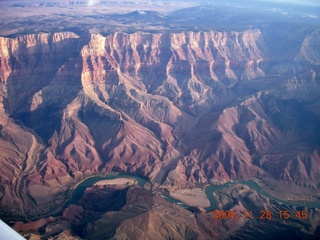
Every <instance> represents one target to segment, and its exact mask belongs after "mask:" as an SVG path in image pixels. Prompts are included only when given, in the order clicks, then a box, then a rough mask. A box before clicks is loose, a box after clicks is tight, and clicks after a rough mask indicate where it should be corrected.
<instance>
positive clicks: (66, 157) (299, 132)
mask: <svg viewBox="0 0 320 240" xmlns="http://www.w3.org/2000/svg"><path fill="white" fill-rule="evenodd" d="M273 27H274V26H264V27H261V28H253V29H246V30H243V31H217V30H211V31H177V32H172V31H170V32H160V31H159V32H155V33H151V32H142V31H137V32H133V33H124V32H113V33H111V34H108V35H101V34H92V33H82V34H76V33H74V32H70V31H69V32H55V33H32V34H21V35H19V36H16V37H14V38H10V37H0V69H1V71H0V162H1V166H2V167H1V169H0V213H1V216H0V217H1V218H2V219H4V220H6V221H14V222H16V221H36V220H37V224H39V225H40V227H39V228H41V227H43V226H45V225H48V226H49V227H47V230H46V233H45V235H44V236H47V237H49V236H53V235H55V234H57V235H58V234H62V235H63V234H66V235H70V236H71V235H74V237H75V235H78V236H79V237H84V238H93V239H94V238H99V237H101V235H99V234H109V235H110V238H111V237H113V236H118V235H119V236H120V235H121V234H122V233H123V231H132V232H131V233H130V234H131V236H136V239H138V238H139V237H141V236H140V235H139V234H140V233H139V231H136V230H135V229H136V227H137V226H136V225H139V226H140V227H141V226H142V225H144V226H146V227H145V228H143V229H142V231H143V232H148V233H149V234H150V235H148V237H149V238H148V239H151V238H152V234H154V233H156V231H157V230H155V229H156V228H153V226H157V225H159V224H165V226H166V229H167V232H168V234H169V235H168V236H166V235H165V233H163V234H164V235H163V236H166V237H167V238H169V237H170V236H171V237H172V238H174V239H185V238H187V237H189V238H192V239H194V238H195V237H196V238H198V239H205V238H210V237H211V238H213V237H217V236H220V237H221V238H222V236H223V237H227V236H234V237H235V236H236V234H238V236H247V237H248V235H246V234H248V233H247V232H248V231H257V230H256V229H259V228H260V227H261V226H262V227H265V228H266V229H270V228H272V223H265V222H263V223H262V225H261V226H260V227H258V226H255V224H258V223H256V222H255V223H254V225H251V228H250V227H248V226H249V225H248V223H247V221H246V220H243V219H241V221H240V220H239V221H237V222H235V221H231V220H228V221H225V222H223V224H222V223H218V221H217V220H212V219H211V215H210V213H207V212H205V211H204V210H203V209H201V208H193V209H192V211H188V210H186V209H182V208H181V207H179V206H177V205H174V204H171V203H168V202H166V201H165V200H164V199H162V198H161V197H159V195H158V194H155V195H154V194H152V192H163V191H169V192H170V191H173V190H175V189H182V188H194V187H203V186H205V185H212V184H213V185H216V184H222V183H225V182H228V181H233V180H248V179H259V180H260V181H262V182H263V183H264V187H265V188H266V189H267V190H269V191H270V192H271V193H273V194H276V195H277V196H279V197H280V198H281V197H282V198H286V199H292V201H295V202H299V201H302V200H303V201H319V200H320V198H319V193H320V164H319V163H320V135H319V134H320V111H319V107H320V94H319V92H320V77H319V74H320V48H319V42H320V31H319V29H309V28H299V29H295V31H294V33H293V31H292V28H291V27H290V26H288V25H282V26H278V28H277V30H276V31H274V30H273ZM111 172H117V173H126V174H131V175H135V176H139V177H142V178H145V179H147V180H148V181H149V182H150V189H149V190H145V189H143V188H139V187H138V186H134V187H133V186H122V187H119V186H118V187H116V188H112V187H109V188H103V187H95V188H94V187H92V188H89V189H87V190H86V193H85V194H84V196H83V198H82V199H81V200H80V203H79V205H70V206H69V207H68V208H67V209H62V206H63V205H64V204H65V203H66V201H67V200H68V196H69V195H70V191H72V189H73V188H74V186H75V185H76V184H77V183H79V182H80V181H82V180H83V179H85V178H87V177H90V176H95V175H105V174H108V173H111ZM236 189H237V190H236V192H237V193H233V190H230V192H227V193H225V194H226V195H229V197H230V195H232V196H233V195H234V194H235V195H236V196H235V197H234V198H236V199H238V200H237V202H236V203H235V204H234V206H233V207H234V208H235V209H237V210H238V211H240V209H241V210H243V209H246V210H247V211H248V212H249V211H250V209H252V208H255V209H258V208H259V207H260V208H261V206H262V205H263V202H264V201H265V202H266V204H267V205H268V206H269V207H270V209H274V210H279V209H280V205H279V204H278V203H275V202H273V201H271V200H266V199H264V198H263V197H261V196H259V195H258V194H257V193H256V192H254V191H251V190H248V189H243V188H241V186H238V187H237V188H236ZM284 190H285V191H284ZM225 191H227V190H225ZM228 191H229V190H228ZM90 192H91V195H90ZM99 194H105V195H106V196H107V197H106V198H110V199H113V198H117V199H122V200H123V199H126V200H125V201H124V200H123V201H120V200H119V201H118V202H117V204H115V205H113V206H109V205H108V204H105V203H104V200H102V199H101V198H99V196H100V195H99ZM149 195H150V196H149ZM89 196H93V199H97V201H102V203H101V204H100V206H106V207H105V209H100V210H97V209H96V208H94V207H92V206H89V205H90V204H89V205H85V203H86V204H87V203H88V202H90V201H89V200H86V198H89ZM119 196H121V197H119ZM141 198H144V199H141ZM144 202H145V204H146V205H145V206H144V207H142V206H141V204H142V203H144ZM221 202H222V203H221V204H222V205H221V206H228V204H229V203H230V202H227V203H223V200H221ZM260 203H261V204H260ZM129 206H133V208H129ZM264 207H266V206H264ZM128 208H129V209H130V210H128ZM115 209H116V210H115ZM297 209H299V208H293V207H292V211H297ZM61 211H64V214H65V215H63V216H62V217H63V218H64V221H67V222H68V224H70V226H71V225H72V226H73V227H72V228H71V227H70V229H72V231H73V233H71V232H69V231H70V229H68V230H66V229H62V230H61V228H59V229H60V230H61V231H60V232H59V231H55V230H52V232H51V233H50V231H51V230H50V227H52V229H54V226H55V224H56V219H57V217H56V216H55V217H52V216H54V215H55V214H61V213H60V212H61ZM66 211H70V214H66ZM96 211H97V212H100V213H99V214H100V215H99V214H98V215H99V216H98V217H97V215H96V216H95V217H93V215H92V214H93V212H96ZM114 211H115V212H116V213H114ZM126 211H129V213H127V214H128V215H127V216H125V213H126ZM170 211H171V212H172V213H174V214H169V215H166V214H167V212H170ZM308 211H309V215H310V216H312V219H309V220H308V221H309V223H310V224H311V225H312V227H310V228H307V227H305V230H302V232H304V233H306V232H308V234H309V235H310V236H309V235H308V236H309V237H310V239H313V237H314V239H316V237H315V236H317V237H319V232H320V231H319V227H320V222H319V214H318V215H317V213H318V212H317V211H319V210H318V209H309V210H308ZM71 213H72V214H71ZM113 214H114V215H113ZM109 215H110V216H111V215H112V216H111V218H112V219H113V220H112V221H116V222H117V224H115V225H112V224H111V225H112V226H111V225H110V229H103V227H102V226H103V224H105V223H106V222H109V223H110V221H111V220H110V218H108V217H110V216H109ZM129 215H130V216H129ZM191 215H192V216H191ZM68 216H69V217H68ZM83 218H84V219H87V220H86V221H84V220H83ZM98 218H99V219H98ZM39 219H40V220H39ZM88 219H89V220H88ZM115 219H117V220H115ZM128 219H129V220H128ZM130 219H131V220H130ZM168 219H169V220H170V221H173V222H178V220H177V219H185V220H186V222H184V223H183V224H182V223H181V226H180V225H179V224H180V223H179V224H178V223H177V226H174V227H173V228H174V229H175V230H173V229H171V227H172V226H170V224H169V225H168V223H169V222H170V221H169V220H168ZM242 220H243V221H242ZM39 221H40V223H39ZM41 221H42V222H41ZM83 221H84V222H83ZM92 221H95V224H92V223H88V222H92ZM124 221H126V222H125V223H123V222H124ZM147 222H149V225H148V224H147ZM150 222H152V223H150ZM273 223H274V222H273ZM50 224H51V225H50ZM59 224H60V227H61V223H59ZM124 224H125V226H130V228H128V229H126V230H121V231H120V230H119V229H123V228H124ZM210 224H211V225H212V226H211V225H210ZM219 224H221V226H220V225H219ZM299 224H300V225H301V224H302V225H303V224H304V223H299V222H298V223H297V222H295V221H292V222H290V223H288V224H287V225H290V226H291V227H292V226H297V225H299ZM84 225H85V231H84V232H81V233H79V232H77V231H79V228H82V227H83V226H84ZM287 225H286V224H285V223H283V225H282V226H280V228H281V227H282V228H283V229H286V228H287ZM305 225H307V224H305ZM305 225H303V226H305ZM68 226H69V225H68ZM213 226H216V228H213ZM94 228H98V229H99V231H102V233H100V232H99V231H97V232H95V231H93V229H94ZM16 229H18V227H16ZM22 229H23V227H22ZM31 229H32V227H31ZM36 229H38V228H36ZM77 229H78V230H77ZM130 229H131V230H130ZM177 229H180V230H181V231H180V230H179V231H178V230H177ZM204 229H206V230H204ZM230 229H231V230H232V234H233V233H234V234H235V235H232V234H231V235H228V234H229V233H228V231H230ZM104 231H107V232H108V233H105V232H104ZM288 231H291V230H288ZM208 232H209V233H208ZM76 233H78V234H76ZM50 234H51V235H50ZM132 234H133V235H132ZM297 234H298V235H299V234H302V233H297ZM62 235H61V236H62ZM109 235H108V236H109ZM298 235H297V236H298ZM119 236H118V237H119ZM166 237H164V238H163V239H165V238H166ZM234 239H237V238H234ZM247 239H249V238H247Z"/></svg>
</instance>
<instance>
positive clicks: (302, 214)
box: [212, 210, 308, 220]
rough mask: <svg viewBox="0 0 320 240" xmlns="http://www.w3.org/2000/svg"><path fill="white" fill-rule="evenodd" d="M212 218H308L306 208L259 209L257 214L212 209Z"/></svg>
mask: <svg viewBox="0 0 320 240" xmlns="http://www.w3.org/2000/svg"><path fill="white" fill-rule="evenodd" d="M212 214H213V215H212V218H213V219H240V218H244V219H246V218H251V219H254V218H257V219H262V220H264V219H266V220H271V219H273V217H277V218H279V219H285V220H287V219H289V218H292V217H294V218H296V219H303V220H306V219H307V218H308V214H307V211H306V210H301V211H296V212H294V213H293V214H292V213H290V212H289V211H288V210H283V211H278V212H276V213H275V212H272V211H270V210H261V211H260V213H259V214H254V213H253V211H245V210H244V211H242V212H237V211H236V210H214V211H213V212H212Z"/></svg>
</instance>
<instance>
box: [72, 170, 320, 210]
mask: <svg viewBox="0 0 320 240" xmlns="http://www.w3.org/2000/svg"><path fill="white" fill-rule="evenodd" d="M117 178H128V179H135V180H136V181H137V182H138V185H139V186H140V187H143V186H144V184H146V183H147V182H148V181H147V180H146V179H143V178H140V177H136V176H132V175H126V174H108V175H107V176H105V177H90V178H88V179H86V180H84V181H82V182H81V183H79V184H78V185H77V186H76V188H75V189H74V190H73V192H72V196H71V198H70V200H69V201H68V202H67V204H66V205H69V204H76V203H77V202H78V201H79V199H80V198H81V197H82V195H83V193H84V191H85V189H86V188H87V187H91V186H93V184H95V183H96V182H99V181H102V180H107V179H117ZM237 184H242V185H245V186H248V187H249V188H250V189H252V190H255V191H256V192H257V193H259V194H260V195H262V196H265V197H267V198H269V199H272V200H276V201H278V202H280V203H282V204H286V205H288V206H296V207H298V206H302V207H307V208H320V202H301V203H293V202H289V201H285V200H282V199H280V198H277V197H275V196H273V195H271V194H269V193H268V192H266V191H264V190H263V189H262V188H261V187H260V186H259V185H258V184H257V183H256V182H255V181H254V180H248V181H230V182H227V183H225V184H222V185H209V186H207V187H206V188H205V194H206V196H207V198H208V199H209V201H210V206H209V207H208V208H206V210H207V211H212V210H214V209H218V204H217V202H216V201H215V199H214V197H213V193H214V192H217V191H219V190H223V189H224V188H227V187H231V186H233V185H237ZM161 196H162V197H163V198H165V199H166V200H168V201H170V202H175V203H177V204H179V205H181V206H182V207H188V206H187V205H186V204H184V203H183V202H181V201H179V200H177V199H174V198H172V197H170V196H167V195H161Z"/></svg>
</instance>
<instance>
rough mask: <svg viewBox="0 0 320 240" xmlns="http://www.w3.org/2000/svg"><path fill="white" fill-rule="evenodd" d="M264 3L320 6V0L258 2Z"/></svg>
mask: <svg viewBox="0 0 320 240" xmlns="http://www.w3.org/2000/svg"><path fill="white" fill-rule="evenodd" d="M256 1H262V2H271V3H272V2H275V3H276V2H279V3H293V4H299V5H313V6H320V0H256Z"/></svg>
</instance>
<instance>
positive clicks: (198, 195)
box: [170, 188, 210, 208]
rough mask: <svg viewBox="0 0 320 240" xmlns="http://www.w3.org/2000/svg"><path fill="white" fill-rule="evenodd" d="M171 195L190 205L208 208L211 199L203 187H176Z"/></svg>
mask: <svg viewBox="0 0 320 240" xmlns="http://www.w3.org/2000/svg"><path fill="white" fill-rule="evenodd" d="M170 197H172V198H175V199H178V200H180V201H181V202H184V203H185V204H187V205H188V206H192V207H202V208H207V207H209V206H210V201H209V199H208V198H207V196H206V194H205V192H204V191H203V190H202V189H201V188H193V189H176V190H174V191H173V192H171V193H170Z"/></svg>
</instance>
